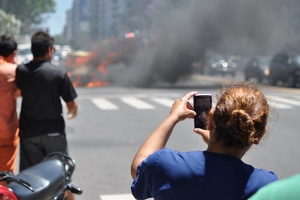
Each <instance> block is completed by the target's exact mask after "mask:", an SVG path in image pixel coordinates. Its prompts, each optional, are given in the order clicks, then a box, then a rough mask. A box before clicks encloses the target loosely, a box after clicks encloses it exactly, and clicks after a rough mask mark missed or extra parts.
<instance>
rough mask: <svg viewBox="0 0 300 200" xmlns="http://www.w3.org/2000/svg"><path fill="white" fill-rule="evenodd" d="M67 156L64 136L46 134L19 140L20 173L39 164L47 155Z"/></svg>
mask: <svg viewBox="0 0 300 200" xmlns="http://www.w3.org/2000/svg"><path fill="white" fill-rule="evenodd" d="M57 151H59V152H64V153H66V154H68V145H67V139H66V135H65V134H61V133H48V134H44V135H41V136H36V137H30V138H21V139H20V171H22V170H24V169H26V168H28V167H30V166H33V165H35V164H37V163H39V162H41V161H42V160H43V159H44V158H45V157H46V156H47V155H48V154H49V153H52V152H57Z"/></svg>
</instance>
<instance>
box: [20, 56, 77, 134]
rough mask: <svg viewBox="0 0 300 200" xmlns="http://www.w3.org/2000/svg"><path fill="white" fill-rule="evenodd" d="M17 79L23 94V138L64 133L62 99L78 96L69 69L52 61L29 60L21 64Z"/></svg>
mask: <svg viewBox="0 0 300 200" xmlns="http://www.w3.org/2000/svg"><path fill="white" fill-rule="evenodd" d="M16 82H17V86H18V87H19V88H20V90H21V95H22V106H21V113H20V137H33V136H37V135H42V134H47V133H55V132H60V133H64V131H65V121H64V118H63V109H62V104H61V98H62V99H63V100H64V101H65V102H69V101H72V100H74V99H75V98H76V97H77V93H76V91H75V89H74V87H73V85H72V82H71V80H70V79H69V77H68V76H67V74H66V71H65V70H64V69H62V68H61V67H59V66H55V65H53V64H51V63H50V62H49V61H41V62H29V63H28V64H25V65H19V66H18V67H17V69H16Z"/></svg>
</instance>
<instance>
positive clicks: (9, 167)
mask: <svg viewBox="0 0 300 200" xmlns="http://www.w3.org/2000/svg"><path fill="white" fill-rule="evenodd" d="M15 69H16V66H13V65H6V66H4V67H3V66H0V171H11V172H14V171H15V166H16V158H17V150H18V143H19V136H18V126H19V121H18V115H17V111H16V98H17V96H19V90H18V88H17V87H16V85H15V83H14V78H13V77H14V75H15Z"/></svg>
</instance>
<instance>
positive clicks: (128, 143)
mask: <svg viewBox="0 0 300 200" xmlns="http://www.w3.org/2000/svg"><path fill="white" fill-rule="evenodd" d="M223 81H224V78H219V77H217V78H216V77H202V76H194V77H191V79H188V80H182V81H181V82H179V83H177V84H174V85H168V84H161V85H159V86H157V87H154V88H134V87H133V88H128V87H127V88H125V87H114V86H106V87H98V88H77V92H78V94H79V97H78V99H77V101H78V103H79V115H78V117H77V118H75V119H72V120H68V121H67V122H66V126H67V134H68V135H67V137H68V141H69V151H70V155H71V156H72V157H73V158H74V159H75V160H76V163H77V166H76V169H75V173H74V176H73V180H74V184H75V185H77V186H79V187H81V188H82V189H83V194H82V195H81V196H77V197H76V199H77V200H99V199H102V200H116V199H118V200H129V199H133V197H131V195H130V185H131V182H132V179H131V176H130V165H131V161H132V158H133V156H134V155H135V153H136V151H137V150H138V148H139V146H140V145H141V144H142V142H143V141H144V140H145V138H146V137H147V136H148V135H149V134H150V133H151V132H152V131H153V130H154V129H155V128H156V127H157V126H158V124H159V123H160V122H161V121H162V120H163V119H164V118H165V117H166V116H167V115H168V113H169V109H170V107H171V105H172V103H173V101H174V100H175V99H177V98H181V97H182V96H183V95H184V94H186V93H187V92H190V91H192V90H197V91H198V92H201V93H211V94H212V95H213V105H214V104H215V94H216V92H217V90H218V88H219V86H220V83H222V82H223ZM264 91H265V93H266V95H267V96H268V98H269V100H270V102H271V105H272V108H273V109H272V115H271V119H270V123H269V130H268V133H267V135H266V136H265V137H264V138H263V140H262V142H261V143H260V144H259V145H257V146H253V147H252V148H251V150H250V151H249V152H248V153H247V154H246V156H245V157H244V158H243V160H244V161H245V162H247V163H250V164H252V165H253V166H255V167H259V168H266V169H269V170H271V171H274V172H276V173H277V175H278V176H279V177H280V178H285V177H288V176H290V175H293V174H295V173H300V170H299V169H300V168H299V167H300V159H299V157H300V156H299V155H300V148H299V141H300V134H299V115H298V113H299V112H300V95H299V94H300V90H299V89H288V88H280V87H267V86H266V87H265V88H264ZM65 112H66V110H65ZM65 115H66V113H65ZM192 130H193V121H192V120H186V121H184V122H181V123H180V124H178V125H177V126H176V127H175V130H174V132H173V134H172V136H171V138H170V140H169V142H168V144H167V146H168V147H169V148H173V149H177V150H181V151H189V150H195V149H199V150H205V149H206V145H205V143H204V142H203V141H202V140H201V138H200V137H199V136H197V135H196V134H194V133H193V131H192Z"/></svg>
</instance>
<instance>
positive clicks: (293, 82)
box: [287, 75, 296, 88]
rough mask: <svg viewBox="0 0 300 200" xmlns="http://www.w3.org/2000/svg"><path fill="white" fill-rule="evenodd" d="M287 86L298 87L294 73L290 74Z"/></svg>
mask: <svg viewBox="0 0 300 200" xmlns="http://www.w3.org/2000/svg"><path fill="white" fill-rule="evenodd" d="M287 86H288V87H293V88H294V87H296V82H295V78H294V76H293V75H289V76H288V78H287Z"/></svg>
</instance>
